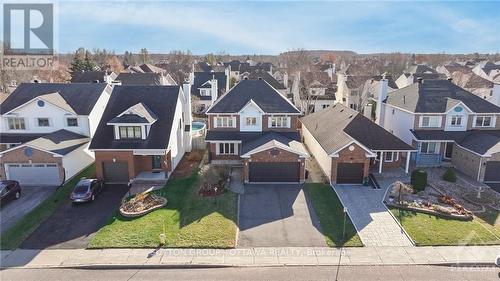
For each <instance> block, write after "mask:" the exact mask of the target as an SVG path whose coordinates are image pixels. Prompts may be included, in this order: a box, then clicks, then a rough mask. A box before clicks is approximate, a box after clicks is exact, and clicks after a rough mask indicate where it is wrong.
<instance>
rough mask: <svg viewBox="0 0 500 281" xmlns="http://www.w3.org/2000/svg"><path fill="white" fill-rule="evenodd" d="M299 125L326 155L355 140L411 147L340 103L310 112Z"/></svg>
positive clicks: (370, 146) (370, 144)
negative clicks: (303, 127) (304, 128)
mask: <svg viewBox="0 0 500 281" xmlns="http://www.w3.org/2000/svg"><path fill="white" fill-rule="evenodd" d="M300 121H301V122H302V124H303V125H304V126H305V127H306V128H307V130H308V131H309V132H310V133H311V134H312V136H313V137H314V138H315V139H316V140H317V141H318V143H319V144H320V145H321V147H322V148H323V149H324V150H325V151H326V153H328V154H333V153H336V152H337V151H339V150H340V149H342V148H343V147H345V146H346V145H349V144H350V143H352V142H353V141H356V142H358V143H360V144H362V145H363V146H365V147H366V148H368V149H371V150H414V149H413V148H412V147H411V146H409V145H408V144H406V143H405V142H403V141H402V140H400V139H399V138H397V137H396V136H394V135H393V134H391V133H389V132H388V131H386V130H385V129H384V128H382V127H380V126H379V125H377V124H375V123H373V122H372V121H370V120H369V119H368V118H366V117H365V116H363V115H362V114H360V113H359V112H357V111H355V110H352V109H350V108H348V107H346V106H344V105H342V104H340V103H337V104H335V105H333V106H331V107H329V108H327V109H324V110H321V111H318V112H315V113H313V114H309V115H307V116H305V117H302V118H301V119H300Z"/></svg>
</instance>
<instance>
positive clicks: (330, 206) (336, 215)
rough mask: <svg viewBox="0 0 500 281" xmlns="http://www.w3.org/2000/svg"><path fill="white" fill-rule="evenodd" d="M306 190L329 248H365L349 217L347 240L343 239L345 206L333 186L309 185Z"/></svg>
mask: <svg viewBox="0 0 500 281" xmlns="http://www.w3.org/2000/svg"><path fill="white" fill-rule="evenodd" d="M304 190H305V192H306V195H307V197H308V199H310V200H311V202H312V204H313V206H314V210H315V211H316V215H317V216H318V219H319V222H320V225H321V229H322V231H323V235H325V238H326V243H327V244H328V246H330V247H338V246H348V247H349V246H350V247H360V246H363V243H362V242H361V239H360V238H359V236H358V234H357V232H356V229H355V228H354V225H353V224H352V222H351V220H350V219H349V216H347V217H346V225H345V239H342V231H343V224H344V212H343V209H344V206H342V203H341V202H340V200H339V198H338V197H337V194H336V193H335V191H334V190H333V189H332V187H331V186H329V185H327V184H323V183H308V184H306V185H305V188H304Z"/></svg>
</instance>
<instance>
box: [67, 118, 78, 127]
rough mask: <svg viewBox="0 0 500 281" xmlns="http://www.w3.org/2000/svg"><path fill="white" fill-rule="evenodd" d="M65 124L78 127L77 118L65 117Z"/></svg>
mask: <svg viewBox="0 0 500 281" xmlns="http://www.w3.org/2000/svg"><path fill="white" fill-rule="evenodd" d="M66 124H67V125H68V127H78V118H75V117H71V118H66Z"/></svg>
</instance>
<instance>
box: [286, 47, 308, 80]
mask: <svg viewBox="0 0 500 281" xmlns="http://www.w3.org/2000/svg"><path fill="white" fill-rule="evenodd" d="M280 61H281V62H282V63H283V64H284V65H285V66H286V69H287V71H288V73H289V74H294V75H295V74H296V73H297V72H304V71H308V70H309V68H310V66H311V58H310V57H309V54H308V52H307V51H306V50H304V49H296V50H290V51H288V52H285V53H282V54H280Z"/></svg>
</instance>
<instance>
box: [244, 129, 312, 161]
mask: <svg viewBox="0 0 500 281" xmlns="http://www.w3.org/2000/svg"><path fill="white" fill-rule="evenodd" d="M273 147H278V148H282V149H284V150H287V151H290V152H293V153H296V154H299V155H301V156H303V157H308V156H309V154H308V153H307V151H306V149H305V148H304V145H303V144H302V143H301V142H300V138H293V137H292V138H290V137H288V136H285V135H283V134H280V133H278V132H274V131H270V132H267V133H263V135H262V136H261V137H259V138H257V139H254V140H252V141H250V142H244V143H242V148H241V155H242V156H243V155H245V154H247V153H248V154H253V153H255V152H257V151H261V149H262V150H267V149H270V148H273Z"/></svg>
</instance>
